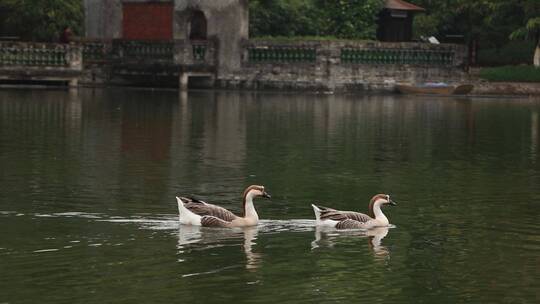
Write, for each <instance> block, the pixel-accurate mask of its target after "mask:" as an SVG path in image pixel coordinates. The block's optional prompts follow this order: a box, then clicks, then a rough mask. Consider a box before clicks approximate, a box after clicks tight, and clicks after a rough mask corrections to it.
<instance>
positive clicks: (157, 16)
mask: <svg viewBox="0 0 540 304" xmlns="http://www.w3.org/2000/svg"><path fill="white" fill-rule="evenodd" d="M172 20H173V3H172V2H153V3H137V2H131V3H130V2H127V3H126V2H125V3H124V4H123V19H122V30H123V33H122V38H124V39H133V40H170V39H172V37H173V32H172V30H173V23H172Z"/></svg>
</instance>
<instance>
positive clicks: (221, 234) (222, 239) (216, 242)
mask: <svg viewBox="0 0 540 304" xmlns="http://www.w3.org/2000/svg"><path fill="white" fill-rule="evenodd" d="M258 233H259V226H253V227H243V228H233V229H226V228H224V229H221V228H207V227H200V226H191V225H180V227H179V228H178V246H177V248H178V253H179V254H180V255H181V254H183V253H185V251H186V250H205V249H210V248H215V247H219V246H227V245H228V244H229V243H230V242H231V241H232V242H233V244H229V245H232V246H238V245H240V246H241V247H242V248H243V251H244V254H245V256H246V264H245V268H246V269H248V270H255V269H257V268H258V267H259V265H260V263H261V260H262V254H261V253H258V252H253V246H254V245H256V243H255V241H256V240H257V234H258ZM238 241H240V242H238ZM179 261H180V262H183V260H182V259H181V257H180V260H179Z"/></svg>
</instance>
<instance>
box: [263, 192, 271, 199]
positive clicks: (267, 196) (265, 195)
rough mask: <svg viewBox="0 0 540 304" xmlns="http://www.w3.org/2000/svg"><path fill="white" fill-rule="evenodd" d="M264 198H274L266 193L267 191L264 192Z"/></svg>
mask: <svg viewBox="0 0 540 304" xmlns="http://www.w3.org/2000/svg"><path fill="white" fill-rule="evenodd" d="M262 197H265V198H272V196H270V194H268V192H266V191H263V194H262Z"/></svg>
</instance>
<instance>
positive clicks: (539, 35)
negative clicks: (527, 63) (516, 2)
mask: <svg viewBox="0 0 540 304" xmlns="http://www.w3.org/2000/svg"><path fill="white" fill-rule="evenodd" d="M522 2H523V10H524V13H525V18H524V21H523V23H521V25H524V26H520V27H518V28H517V29H515V30H514V31H513V32H512V33H511V34H510V36H509V37H510V39H524V38H525V39H527V38H528V39H531V40H533V41H534V42H535V45H536V49H535V52H534V57H533V64H534V66H535V67H537V68H538V67H540V17H539V16H540V1H538V0H526V1H522Z"/></svg>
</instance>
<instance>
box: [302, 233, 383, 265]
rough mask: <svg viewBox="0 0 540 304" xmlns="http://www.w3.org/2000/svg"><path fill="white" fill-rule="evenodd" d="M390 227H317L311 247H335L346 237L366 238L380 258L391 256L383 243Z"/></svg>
mask: <svg viewBox="0 0 540 304" xmlns="http://www.w3.org/2000/svg"><path fill="white" fill-rule="evenodd" d="M389 229H390V228H389V227H376V228H372V229H368V230H337V229H335V228H329V227H321V226H316V227H315V240H313V241H312V242H311V249H312V250H314V249H317V248H320V247H329V248H333V247H335V246H336V244H339V242H341V241H343V240H344V239H348V240H350V239H354V238H366V239H367V241H368V244H369V248H370V249H371V251H372V252H373V255H374V256H375V257H378V258H387V257H389V256H390V250H389V249H388V248H387V247H386V246H384V245H382V240H383V239H384V238H385V237H386V236H387V235H388V231H389Z"/></svg>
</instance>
